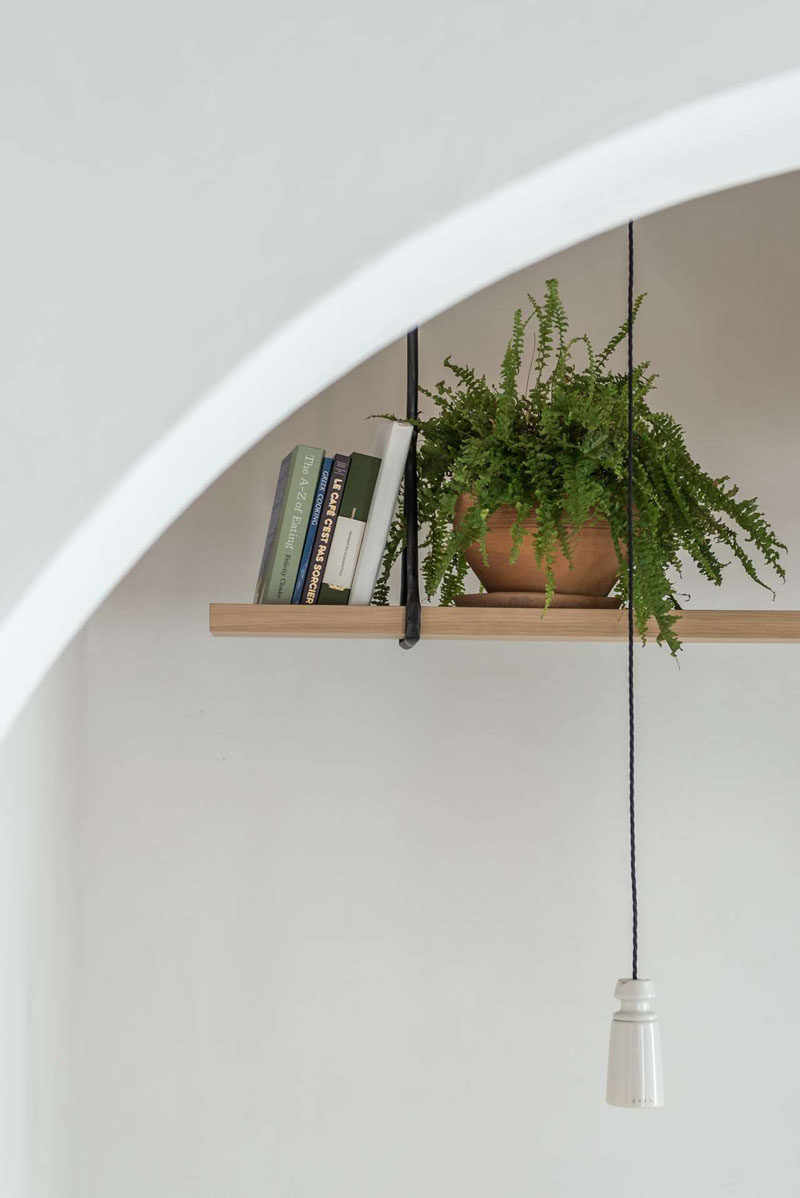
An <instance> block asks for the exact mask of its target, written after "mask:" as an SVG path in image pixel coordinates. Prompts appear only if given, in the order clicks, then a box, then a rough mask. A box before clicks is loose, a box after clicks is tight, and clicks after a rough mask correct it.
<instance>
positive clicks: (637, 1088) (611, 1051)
mask: <svg viewBox="0 0 800 1198" xmlns="http://www.w3.org/2000/svg"><path fill="white" fill-rule="evenodd" d="M614 997H615V998H618V999H619V1000H620V1008H619V1010H618V1011H615V1012H614V1016H613V1018H612V1020H611V1040H610V1042H609V1046H608V1084H607V1088H606V1102H608V1103H610V1104H611V1106H624V1107H639V1108H644V1107H659V1106H663V1105H664V1080H663V1076H662V1072H661V1033H660V1031H659V1027H658V1016H657V1015H656V1013H655V1011H654V1010H653V1002H654V1000H655V997H656V988H655V986H654V985H653V983H652V982H651V981H650V980H649V979H648V978H639V979H638V980H635V979H633V978H620V980H619V981H618V982H617V988H616V990H615V991H614Z"/></svg>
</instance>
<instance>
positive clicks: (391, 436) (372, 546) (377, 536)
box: [349, 420, 414, 607]
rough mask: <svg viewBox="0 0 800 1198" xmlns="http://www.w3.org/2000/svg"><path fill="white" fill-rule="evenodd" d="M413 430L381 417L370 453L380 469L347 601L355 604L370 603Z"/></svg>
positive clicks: (399, 422)
mask: <svg viewBox="0 0 800 1198" xmlns="http://www.w3.org/2000/svg"><path fill="white" fill-rule="evenodd" d="M413 431H414V430H413V429H412V427H411V425H410V424H406V423H404V422H403V421H397V420H381V421H380V427H379V429H378V434H377V436H376V438H375V447H374V449H373V451H372V452H373V453H374V455H375V457H376V458H380V459H381V468H380V470H379V471H378V480H377V482H376V483H375V492H374V494H373V496H372V506H371V507H370V509H369V516H368V518H367V527H366V528H365V529H364V539H363V540H362V542H361V552H360V553H359V555H358V565H357V566H356V573H355V577H354V579H353V585H352V587H351V589H350V600H349V602H350V603H357V604H360V605H361V606H362V607H363V606H364V605H365V604H367V603H370V602H371V600H372V592H373V591H374V590H375V583H376V582H377V581H378V575H379V573H380V569H381V562H382V561H383V551H384V549H385V548H386V540H387V537H388V536H389V528H390V526H391V523H392V517H393V516H394V512H395V508H396V506H397V493H398V491H399V490H400V483H401V482H402V479H403V471H404V470H405V468H406V458H407V457H408V447H409V445H410V444H411V434H412V432H413Z"/></svg>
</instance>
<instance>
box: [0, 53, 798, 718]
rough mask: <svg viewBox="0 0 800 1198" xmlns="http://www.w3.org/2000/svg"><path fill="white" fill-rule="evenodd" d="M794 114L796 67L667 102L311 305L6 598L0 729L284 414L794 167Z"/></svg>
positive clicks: (389, 255)
mask: <svg viewBox="0 0 800 1198" xmlns="http://www.w3.org/2000/svg"><path fill="white" fill-rule="evenodd" d="M798 125H800V70H797V71H791V72H787V73H783V74H780V75H777V76H773V77H770V78H768V79H765V80H759V81H757V82H753V83H748V84H743V85H741V86H739V87H736V88H733V89H729V90H726V91H722V92H718V93H715V94H714V95H712V96H709V97H706V98H704V99H702V100H699V101H695V102H693V103H691V104H686V105H682V106H680V107H678V108H675V109H672V110H670V111H669V112H667V113H664V114H661V115H659V116H657V117H654V118H651V119H648V120H647V121H644V122H642V123H640V124H637V125H634V126H630V127H628V128H627V129H625V130H623V131H621V132H618V133H615V134H613V135H612V136H609V137H607V138H604V139H602V140H601V141H599V142H596V143H594V144H592V145H590V146H587V147H585V148H582V149H580V150H577V151H575V152H573V153H570V154H569V155H567V156H565V157H564V158H562V159H559V160H557V161H555V162H553V163H551V164H548V165H547V166H545V167H543V168H541V169H538V170H536V171H535V172H532V173H531V174H530V175H527V176H525V177H524V178H522V179H519V180H517V181H515V182H513V183H511V184H509V185H507V186H505V187H503V188H501V189H498V190H497V191H495V192H493V193H491V194H490V195H488V196H485V197H483V198H482V199H481V200H479V201H476V202H475V203H473V204H471V205H469V206H468V207H465V208H463V209H461V210H458V211H456V212H454V213H452V214H451V215H449V216H448V217H446V218H444V219H442V220H441V221H439V222H437V223H436V224H435V225H432V226H430V227H428V228H427V229H425V230H423V231H421V232H419V233H416V234H414V235H412V236H410V237H409V238H407V239H405V240H404V241H402V242H401V243H399V244H397V245H396V246H394V247H392V248H391V249H390V250H388V251H386V252H385V253H384V254H382V255H381V256H379V257H377V258H376V259H374V260H373V261H372V262H371V263H369V264H368V265H367V266H365V267H363V268H361V269H360V270H358V271H356V272H355V273H353V274H352V275H351V276H349V277H348V278H346V279H345V280H344V281H343V282H342V283H341V284H339V285H338V286H337V287H335V288H334V289H332V290H331V291H330V292H329V293H328V294H327V295H325V296H324V297H322V298H321V299H319V300H317V301H315V302H313V303H312V304H310V305H309V306H308V307H307V308H305V309H304V310H303V311H302V312H301V313H299V314H298V315H297V316H296V317H295V318H293V319H292V320H291V321H290V322H288V323H287V324H286V325H285V326H283V327H282V328H280V329H278V330H277V331H276V332H275V333H274V334H272V335H271V336H270V337H269V338H268V339H266V340H265V341H264V342H262V343H261V345H259V346H258V347H257V348H256V349H255V350H254V351H253V352H252V353H251V354H250V355H248V356H247V357H246V358H245V359H244V360H243V361H242V362H240V363H239V364H238V365H237V366H236V367H235V368H234V369H233V370H232V371H231V372H230V373H229V374H228V375H227V376H226V377H225V378H223V379H222V380H221V381H220V382H219V383H217V384H216V385H215V386H214V387H213V388H212V389H211V390H210V391H209V392H207V393H206V394H205V395H204V396H203V397H202V398H201V399H199V400H198V402H197V403H196V404H195V405H194V407H193V408H192V409H191V410H190V411H189V412H187V413H186V415H185V416H184V417H182V418H181V420H180V421H178V422H177V423H176V424H175V425H174V426H173V427H172V428H171V429H169V430H168V431H167V432H166V433H165V434H164V435H163V436H162V437H161V438H160V439H159V440H158V441H157V442H156V443H155V444H153V445H152V446H151V447H150V449H148V450H147V451H146V452H145V453H144V454H143V455H142V456H141V457H140V458H139V459H137V461H136V462H135V463H134V464H133V466H132V467H131V468H130V469H129V470H128V471H127V473H126V474H125V475H123V476H122V477H121V478H120V479H119V480H118V482H117V483H116V485H115V486H114V487H113V488H112V489H111V490H110V491H109V492H108V493H107V494H106V495H105V496H104V497H103V498H102V500H101V501H100V502H99V503H98V504H97V505H96V507H95V508H94V509H93V510H92V511H91V513H90V514H89V515H88V517H87V518H86V519H85V520H84V521H83V522H82V523H81V524H80V525H79V526H78V527H77V528H75V530H74V531H73V533H72V534H71V535H70V537H69V538H68V539H67V540H66V541H64V543H63V544H62V545H61V547H60V548H59V550H58V552H57V553H56V554H55V555H54V556H53V557H52V558H51V559H50V561H49V562H48V563H47V565H46V566H45V568H44V569H43V570H42V571H41V572H40V573H39V575H38V576H37V577H36V579H35V580H34V581H33V583H32V584H31V585H30V586H29V587H28V588H27V590H26V591H25V592H24V593H23V594H22V595H21V596H20V598H19V599H18V601H17V603H16V604H15V605H14V606H13V607H12V609H11V611H10V612H9V615H8V617H7V618H6V620H5V621H4V623H3V625H2V626H1V627H0V680H1V681H0V739H2V737H3V736H4V735H5V733H6V731H7V730H8V729H9V727H10V726H11V724H12V723H13V721H14V719H15V717H16V715H17V714H18V713H19V711H20V709H21V708H22V706H23V705H24V703H25V702H26V700H27V699H28V697H29V696H30V695H31V694H32V692H33V690H34V689H35V687H36V686H37V685H38V683H39V682H40V681H41V679H42V678H43V677H44V675H45V674H46V672H47V670H48V669H49V668H50V666H51V665H52V664H53V662H54V661H55V659H56V658H57V657H58V655H59V653H61V651H62V650H63V649H64V648H65V647H66V646H67V645H68V643H69V642H70V641H71V640H72V638H73V637H74V636H75V635H76V634H77V632H78V631H79V630H80V628H81V627H82V626H83V624H84V623H85V622H86V620H87V619H88V618H89V617H90V616H91V614H92V613H93V612H94V611H95V610H96V608H97V607H98V606H99V605H100V603H102V601H103V599H104V598H105V597H106V596H107V595H108V593H109V592H110V591H111V590H112V589H113V587H114V586H115V585H116V584H117V582H119V580H120V579H121V578H122V577H123V576H124V574H125V573H126V572H127V571H128V570H129V569H130V568H131V567H132V566H133V565H134V563H135V562H136V561H137V560H138V559H139V558H140V557H141V556H142V555H143V554H144V553H145V552H146V550H147V549H148V548H149V547H150V546H151V545H152V544H153V543H154V542H155V541H156V540H157V539H158V537H159V536H160V535H161V534H162V533H163V532H164V531H165V529H166V528H167V527H168V526H169V525H170V524H171V523H172V521H173V520H174V519H176V517H177V516H179V515H180V513H181V512H182V511H183V510H184V509H185V508H186V507H188V505H189V504H190V503H191V502H192V501H193V500H194V499H195V498H197V496H198V495H200V494H201V493H202V491H203V490H204V489H205V488H206V487H207V486H209V485H210V484H211V483H212V482H213V481H214V480H215V479H216V478H218V477H219V475H221V474H222V473H223V472H224V471H225V470H226V469H227V468H228V467H229V466H230V465H231V464H232V463H233V462H234V461H236V459H237V458H238V457H240V456H241V455H242V454H243V453H244V452H246V451H247V450H248V449H249V448H250V447H251V446H252V445H254V444H255V443H256V442H257V441H258V440H260V438H261V437H263V436H264V435H265V434H266V433H268V432H269V431H270V429H272V428H274V427H275V426H276V425H277V424H278V423H280V421H281V420H283V419H285V417H286V416H288V415H289V414H290V413H291V412H292V411H294V410H296V409H297V408H298V407H300V406H301V405H302V404H303V403H305V402H307V401H308V400H309V399H310V398H312V397H313V396H314V395H316V394H317V393H318V392H319V391H321V390H322V389H323V388H324V387H326V386H328V385H329V384H330V383H332V382H333V381H335V380H336V379H337V378H340V377H341V376H342V375H344V374H346V373H347V372H348V371H349V370H351V369H353V367H355V366H356V365H358V363H359V362H361V361H363V360H364V359H365V358H367V357H369V356H370V355H371V354H373V353H375V352H377V351H378V350H379V349H381V348H383V347H384V346H385V345H387V344H389V343H390V342H391V341H393V340H395V339H396V338H397V337H399V336H402V334H403V333H404V332H405V331H406V330H407V329H408V328H409V327H411V326H412V325H414V324H418V323H422V322H423V321H425V320H428V319H430V318H431V317H433V316H434V315H436V314H437V313H439V312H441V311H443V310H445V309H446V308H448V307H451V306H452V305H453V304H455V303H458V302H459V301H460V300H462V299H465V298H466V297H467V296H468V295H471V294H474V293H475V292H476V291H479V290H481V289H482V288H484V287H486V286H489V285H490V284H491V283H494V282H496V281H497V280H498V279H501V278H503V277H505V276H506V275H509V274H511V273H513V272H514V271H516V270H519V269H521V268H523V267H525V266H527V265H530V264H531V263H533V262H536V261H540V260H542V259H544V258H547V257H549V256H550V255H551V254H554V253H557V252H558V251H560V250H563V249H566V248H568V247H569V246H571V245H575V244H577V243H579V242H581V241H584V240H586V239H587V238H589V237H593V236H595V235H597V234H599V233H602V232H605V231H607V230H608V229H611V228H614V227H616V226H618V225H620V224H623V223H624V222H625V221H627V220H629V219H631V218H636V217H640V216H645V215H648V214H650V213H652V212H656V211H659V210H663V209H665V208H669V207H672V206H673V205H675V204H679V203H682V202H684V201H686V200H690V199H694V198H697V197H699V196H702V195H707V194H710V193H712V192H715V191H722V190H725V189H726V188H729V187H734V186H738V185H741V184H744V183H749V182H754V181H756V180H758V179H762V178H767V177H769V176H771V175H777V174H783V173H785V172H787V171H791V170H796V169H798V168H800V140H798V138H797V134H796V131H797V128H798ZM309 344H313V345H314V346H315V353H314V354H313V355H308V354H307V352H304V351H305V348H306V347H307V346H308V345H309ZM53 595H58V597H59V598H58V602H57V603H53V601H52V596H53ZM209 598H214V597H213V596H209Z"/></svg>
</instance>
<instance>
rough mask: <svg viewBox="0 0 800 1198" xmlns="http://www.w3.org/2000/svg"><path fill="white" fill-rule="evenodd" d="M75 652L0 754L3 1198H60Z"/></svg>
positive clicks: (80, 674) (72, 915) (81, 690)
mask: <svg viewBox="0 0 800 1198" xmlns="http://www.w3.org/2000/svg"><path fill="white" fill-rule="evenodd" d="M85 647H86V646H85V639H84V638H83V637H80V638H79V639H78V640H77V641H76V642H75V643H74V644H73V645H72V646H71V647H70V649H69V650H68V651H67V653H66V654H64V656H63V657H62V658H61V660H60V661H59V662H58V663H57V664H56V666H55V667H54V668H53V670H52V671H51V672H50V674H49V675H48V677H47V679H46V681H45V682H44V683H43V684H42V686H41V687H40V688H39V690H38V691H37V693H36V695H35V696H34V698H33V699H32V700H31V702H30V703H29V705H28V707H27V708H26V710H25V712H24V714H23V715H22V716H21V717H20V720H19V721H18V723H17V724H16V726H15V728H14V730H13V732H12V733H11V734H10V735H9V737H8V738H7V740H6V741H5V742H4V743H3V745H2V747H0V1193H2V1194H3V1196H4V1198H62V1196H63V1195H64V1194H66V1192H67V1191H66V1188H65V1187H66V1184H67V1176H68V1172H69V1154H70V1140H71V1137H70V1129H69V1126H68V1121H69V1115H70V1110H71V1098H72V1093H71V1085H72V1079H73V1078H74V1072H73V1064H74V1056H73V1046H74V1041H73V1034H74V1031H75V1023H74V1018H73V1016H74V1009H73V1004H72V998H73V981H74V976H75V968H76V964H77V960H78V951H79V950H78V939H77V922H76V921H77V885H76V877H75V856H76V855H75V846H76V842H77V837H78V823H79V818H80V811H81V806H82V802H83V786H84V780H85V750H86V743H85V740H86V669H85V664H86V663H85Z"/></svg>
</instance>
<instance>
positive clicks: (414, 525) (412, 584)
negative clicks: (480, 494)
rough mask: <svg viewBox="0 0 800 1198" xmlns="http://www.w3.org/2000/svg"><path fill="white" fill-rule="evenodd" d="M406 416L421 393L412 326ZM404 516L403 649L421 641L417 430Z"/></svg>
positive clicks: (411, 417) (412, 415)
mask: <svg viewBox="0 0 800 1198" xmlns="http://www.w3.org/2000/svg"><path fill="white" fill-rule="evenodd" d="M406 362H407V371H406V417H407V419H409V420H416V418H417V412H418V407H417V404H418V395H419V331H418V330H417V329H412V330H411V332H410V333H409V334H408V336H407V337H406ZM403 516H404V518H405V524H406V547H405V549H404V550H403V574H402V578H401V581H400V603H401V605H402V606H403V607H404V608H405V612H406V626H405V633H404V635H403V639H402V640H401V641H400V648H401V649H413V648H414V646H415V645H416V643H417V641H418V640H419V636H420V622H421V611H420V602H419V511H418V507H417V430H416V428H415V429H414V431H413V432H412V434H411V444H410V446H409V449H408V458H407V459H406V472H405V479H404V482H403Z"/></svg>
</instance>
